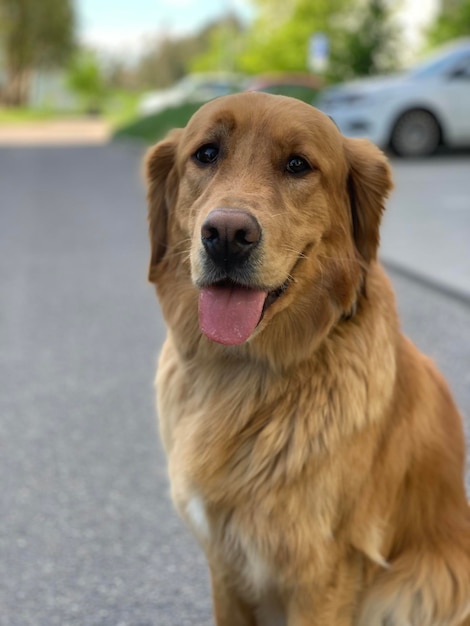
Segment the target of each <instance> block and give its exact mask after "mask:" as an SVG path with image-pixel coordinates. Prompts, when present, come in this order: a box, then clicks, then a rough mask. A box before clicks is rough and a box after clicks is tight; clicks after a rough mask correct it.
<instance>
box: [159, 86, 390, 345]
mask: <svg viewBox="0 0 470 626" xmlns="http://www.w3.org/2000/svg"><path fill="white" fill-rule="evenodd" d="M147 176H148V180H149V221H150V238H151V246H152V256H151V263H150V274H149V275H150V280H152V281H154V282H157V284H158V283H159V281H160V279H161V280H164V278H163V276H166V280H168V275H171V277H172V278H171V280H173V281H183V282H184V281H186V288H187V289H189V290H190V291H191V292H192V294H193V296H195V297H197V298H198V302H199V305H198V309H199V326H200V330H201V331H202V333H203V334H204V335H206V337H208V338H209V339H210V340H212V341H215V342H217V343H221V344H225V345H235V344H241V343H244V342H246V341H248V340H249V339H250V338H252V337H253V338H254V337H257V336H258V335H260V334H262V331H263V330H264V329H266V328H267V327H268V326H270V325H272V322H273V320H275V319H276V318H280V319H281V318H282V315H280V314H281V313H283V312H284V318H282V319H284V324H285V323H286V321H287V320H286V319H285V318H286V316H289V318H290V322H291V323H293V324H295V323H301V322H302V324H303V325H305V318H310V321H311V323H313V324H315V325H316V328H317V330H319V331H321V332H323V331H324V330H327V328H328V327H329V326H331V324H332V323H334V321H335V320H338V319H340V318H341V316H345V315H347V314H348V313H349V312H350V311H351V309H353V308H354V306H355V304H356V301H357V299H358V297H359V294H360V292H361V289H362V286H363V278H364V273H365V272H366V271H367V266H368V264H369V263H370V262H371V261H372V260H373V259H374V258H375V256H376V250H377V245H378V229H379V222H380V217H381V213H382V211H383V203H384V198H385V196H386V195H387V193H388V191H389V189H390V187H391V180H390V171H389V168H388V166H387V163H386V161H385V158H384V157H383V155H382V153H381V152H380V151H379V150H377V149H376V148H375V147H373V146H372V145H371V144H369V143H368V142H366V141H362V140H348V139H345V138H344V137H343V136H342V135H341V134H340V132H339V131H338V130H337V128H336V126H335V125H334V123H333V122H332V121H331V120H330V119H329V118H328V117H327V116H325V115H323V114H322V113H320V112H319V111H317V110H316V109H314V108H313V107H311V106H309V105H307V104H305V103H303V102H300V101H297V100H294V99H291V98H284V97H280V96H270V95H266V94H261V93H245V94H239V95H234V96H227V97H225V98H220V99H217V100H215V101H212V102H210V103H209V104H206V105H205V106H203V107H202V108H201V109H200V110H199V111H198V112H197V113H196V114H195V115H194V116H193V118H192V119H191V120H190V122H189V123H188V125H187V127H186V128H185V129H183V130H177V131H173V132H172V133H171V134H170V135H169V137H168V138H167V139H166V140H164V141H162V142H160V143H159V144H157V146H155V147H154V148H153V149H152V150H151V152H150V154H149V157H148V160H147ZM192 302H194V299H193V300H192ZM167 317H169V316H167ZM168 321H169V323H170V325H171V320H168ZM276 323H277V324H278V325H279V323H281V322H276ZM278 330H280V328H278Z"/></svg>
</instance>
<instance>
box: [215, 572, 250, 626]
mask: <svg viewBox="0 0 470 626" xmlns="http://www.w3.org/2000/svg"><path fill="white" fill-rule="evenodd" d="M211 583H212V601H213V603H214V617H215V623H216V624H217V626H256V624H257V622H256V617H255V612H254V608H253V607H252V606H250V605H249V604H248V603H247V602H246V601H245V600H243V599H242V598H241V597H240V595H239V594H238V593H237V591H236V589H235V588H234V586H233V580H230V577H229V576H228V574H227V573H226V572H223V573H221V571H220V569H219V568H217V570H216V568H213V567H211Z"/></svg>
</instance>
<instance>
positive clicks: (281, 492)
mask: <svg viewBox="0 0 470 626" xmlns="http://www.w3.org/2000/svg"><path fill="white" fill-rule="evenodd" d="M207 144H209V145H213V144H215V145H216V146H217V147H218V149H220V154H219V156H218V157H217V160H216V161H215V162H214V163H210V164H202V165H201V163H198V162H196V161H195V158H194V154H195V153H196V152H197V150H198V149H199V148H200V147H201V146H205V145H207ZM292 155H301V156H302V157H303V158H304V159H305V160H306V161H307V162H308V164H309V169H308V171H306V172H304V173H301V175H300V176H297V175H293V174H292V173H290V172H288V171H286V167H285V164H286V162H287V161H288V160H289V158H291V157H292ZM146 165H147V178H148V185H149V188H148V200H149V224H150V240H151V248H152V254H151V262H150V273H149V276H150V280H151V281H152V282H155V283H156V287H157V292H158V297H159V300H160V303H161V306H162V310H163V314H164V317H165V320H166V322H167V325H168V337H167V340H166V342H165V345H164V347H163V350H162V353H161V357H160V363H159V368H158V374H157V388H158V409H159V415H160V425H161V436H162V439H163V443H164V447H165V450H166V453H167V455H168V459H169V473H170V478H171V485H172V497H173V500H174V503H175V505H176V507H177V509H178V511H179V513H180V514H181V516H182V517H183V518H184V519H185V520H186V521H187V523H188V525H189V526H190V527H191V528H192V530H193V532H194V534H195V535H196V537H197V539H198V540H199V542H200V544H201V545H202V547H203V549H204V551H205V554H206V556H207V560H208V563H209V566H210V572H211V579H212V588H213V602H214V613H215V621H216V623H217V626H254V625H258V624H263V625H264V624H266V625H269V626H274V625H275V624H287V625H288V626H380V625H382V626H462V625H465V626H469V625H470V514H469V508H468V505H467V501H466V494H465V488H464V483H463V473H464V439H463V435H462V425H461V420H460V417H459V415H458V412H457V410H456V408H455V406H454V403H453V401H452V398H451V396H450V393H449V391H448V389H447V386H446V384H445V382H444V381H443V379H442V378H441V376H440V375H439V373H438V372H437V371H436V369H435V367H434V365H433V364H432V362H431V361H430V360H429V359H427V358H426V357H425V356H423V355H422V354H420V353H419V352H418V350H417V349H416V348H415V347H414V346H413V345H412V344H411V343H410V342H409V341H408V340H407V339H406V338H404V337H403V336H402V335H401V334H400V330H399V322H398V319H397V314H396V311H395V303H394V296H393V293H392V289H391V287H390V284H389V282H388V280H387V278H386V276H385V274H384V272H383V270H382V268H381V267H380V265H379V263H378V262H377V260H376V252H377V246H378V241H379V223H380V219H381V214H382V211H383V208H384V201H385V198H386V196H387V195H388V193H389V191H390V189H391V186H392V183H391V173H390V169H389V166H388V164H387V161H386V159H385V157H384V156H383V154H382V153H381V152H380V151H379V150H378V149H377V148H375V147H374V146H373V145H371V144H370V143H369V142H367V141H365V140H352V139H346V138H344V137H343V136H342V135H341V134H340V133H339V131H338V130H337V129H336V127H335V125H334V124H333V123H332V122H331V121H330V120H329V119H328V118H327V117H326V116H324V115H323V114H322V113H320V112H318V111H316V110H315V109H314V108H313V107H310V106H308V105H306V104H304V103H301V102H299V101H296V100H293V99H290V98H283V97H280V96H270V95H266V94H259V93H247V94H241V95H234V96H228V97H225V98H220V99H218V100H215V101H213V102H211V103H209V104H207V105H205V106H203V107H202V108H201V109H200V110H199V111H198V112H197V113H196V114H195V115H194V117H193V118H192V119H191V121H190V122H189V124H188V125H187V127H186V128H185V129H183V130H181V129H179V130H175V131H173V132H172V133H170V134H169V136H168V137H167V138H166V139H165V140H163V141H161V142H160V143H158V144H157V145H156V146H155V147H154V148H153V149H152V150H151V151H150V152H149V155H148V158H147V163H146ZM219 207H228V208H235V209H242V210H243V211H248V212H249V213H250V214H252V215H254V216H255V217H256V219H257V221H258V222H259V224H260V225H261V228H262V232H263V238H262V240H261V242H260V244H259V248H260V250H261V252H260V254H261V256H260V257H259V258H260V260H259V261H258V262H257V264H256V267H255V268H254V269H253V276H254V279H253V280H254V283H255V284H256V285H263V286H264V287H265V288H266V289H267V290H269V289H275V288H276V287H279V285H281V284H283V283H284V284H287V289H286V290H285V292H284V293H282V295H280V297H278V298H277V300H276V301H275V302H274V303H273V304H272V305H271V306H270V307H269V308H267V310H266V311H265V313H264V316H263V317H262V319H261V321H260V322H259V324H258V326H257V327H256V330H255V332H254V333H253V335H252V336H251V337H250V339H249V340H247V341H245V342H244V343H242V344H240V345H233V346H225V345H221V344H219V343H215V342H213V341H210V340H209V339H207V338H206V337H205V336H204V335H203V334H202V333H201V330H200V329H199V324H198V293H199V289H198V287H197V286H196V285H200V284H201V281H202V282H203V279H204V277H203V273H204V267H203V263H202V261H201V259H203V258H204V251H203V249H202V245H201V226H202V224H203V222H204V220H205V219H206V218H207V216H208V215H209V214H210V212H211V211H213V210H214V209H216V208H219ZM286 281H287V282H286Z"/></svg>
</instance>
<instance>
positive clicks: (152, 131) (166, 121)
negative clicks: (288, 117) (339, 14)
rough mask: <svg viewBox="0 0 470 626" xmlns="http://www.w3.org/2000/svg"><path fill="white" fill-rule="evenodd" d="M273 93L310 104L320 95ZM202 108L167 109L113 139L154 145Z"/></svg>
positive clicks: (286, 89)
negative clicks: (138, 140)
mask: <svg viewBox="0 0 470 626" xmlns="http://www.w3.org/2000/svg"><path fill="white" fill-rule="evenodd" d="M271 93H276V94H280V95H285V96H291V97H293V98H298V99H299V100H304V102H307V103H309V104H311V103H312V101H313V100H314V99H315V97H316V96H317V94H318V92H317V91H316V90H314V89H309V88H305V87H299V86H293V85H285V86H276V88H275V89H273V91H272V92H271ZM200 106H201V103H185V104H181V105H179V106H177V107H171V108H169V109H165V110H164V111H161V112H160V113H155V114H154V115H148V116H146V117H142V118H140V119H137V120H134V121H131V122H130V123H127V124H123V125H121V126H120V127H119V128H118V129H117V130H116V131H115V132H114V135H113V138H114V139H124V138H134V139H141V140H143V141H145V142H147V143H154V142H155V141H158V140H159V139H162V138H163V137H164V136H165V135H166V134H167V133H168V131H170V130H171V129H172V128H182V127H183V126H186V124H187V123H188V121H189V119H190V117H191V116H192V115H193V113H195V112H196V111H197V110H198V109H199V107H200Z"/></svg>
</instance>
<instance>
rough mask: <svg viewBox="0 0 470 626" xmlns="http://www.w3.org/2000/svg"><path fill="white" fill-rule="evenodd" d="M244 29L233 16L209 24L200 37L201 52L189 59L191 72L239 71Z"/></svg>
mask: <svg viewBox="0 0 470 626" xmlns="http://www.w3.org/2000/svg"><path fill="white" fill-rule="evenodd" d="M243 33H244V28H243V25H242V24H241V22H240V21H239V20H238V19H237V17H236V16H235V15H228V16H226V17H224V18H222V19H221V20H219V21H217V22H214V23H212V24H210V25H209V26H208V27H207V28H205V29H204V30H203V31H202V32H201V35H200V38H201V43H202V48H203V51H202V52H201V54H199V55H198V56H197V57H195V58H194V57H193V58H192V59H190V63H189V69H190V70H191V71H192V72H213V71H218V70H219V71H226V72H230V71H235V70H237V69H239V67H238V66H239V64H238V57H239V53H240V50H241V44H242V37H243Z"/></svg>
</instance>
